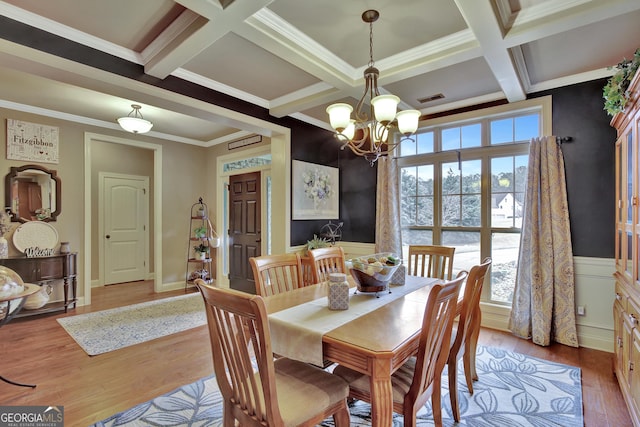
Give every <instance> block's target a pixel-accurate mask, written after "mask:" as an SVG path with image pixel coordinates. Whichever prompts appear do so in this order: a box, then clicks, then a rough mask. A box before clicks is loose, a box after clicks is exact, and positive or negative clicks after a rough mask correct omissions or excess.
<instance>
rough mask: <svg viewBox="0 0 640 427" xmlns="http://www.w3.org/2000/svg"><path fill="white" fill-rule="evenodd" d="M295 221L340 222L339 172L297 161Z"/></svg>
mask: <svg viewBox="0 0 640 427" xmlns="http://www.w3.org/2000/svg"><path fill="white" fill-rule="evenodd" d="M292 172H293V173H292V191H293V219H294V220H299V219H338V216H339V214H340V210H339V188H340V187H339V182H338V179H339V176H340V175H339V169H338V168H332V167H329V166H323V165H317V164H315V163H307V162H302V161H299V160H294V161H293V164H292Z"/></svg>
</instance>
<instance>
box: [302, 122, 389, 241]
mask: <svg viewBox="0 0 640 427" xmlns="http://www.w3.org/2000/svg"><path fill="white" fill-rule="evenodd" d="M340 146H341V144H340V143H339V142H338V141H337V140H336V139H335V138H334V137H333V132H329V131H326V130H321V129H318V128H315V127H306V128H304V129H303V128H302V127H301V128H299V129H298V130H297V131H296V137H295V138H293V137H292V141H291V158H292V159H294V160H302V161H305V162H309V163H317V164H321V165H325V166H331V167H335V168H339V169H340V172H339V175H340V218H339V219H338V220H333V221H332V222H334V223H335V222H337V221H342V222H343V226H342V240H344V241H348V242H362V243H374V242H375V223H376V176H377V171H378V168H377V166H375V165H374V166H373V167H371V166H370V165H369V162H367V161H366V160H364V159H363V158H362V157H358V156H356V155H354V154H353V153H352V152H351V150H349V149H348V148H346V149H345V150H341V149H340ZM292 179H293V178H292ZM328 222H329V220H304V221H291V245H294V246H296V245H303V244H305V243H306V242H307V240H311V238H313V235H314V234H317V235H320V230H321V228H322V226H323V225H325V224H326V223H328Z"/></svg>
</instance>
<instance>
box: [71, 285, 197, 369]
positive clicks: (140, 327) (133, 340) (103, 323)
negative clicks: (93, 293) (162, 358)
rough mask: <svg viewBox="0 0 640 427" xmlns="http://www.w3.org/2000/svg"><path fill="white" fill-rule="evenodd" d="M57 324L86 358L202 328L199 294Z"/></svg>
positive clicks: (120, 308)
mask: <svg viewBox="0 0 640 427" xmlns="http://www.w3.org/2000/svg"><path fill="white" fill-rule="evenodd" d="M58 323H60V325H62V327H63V328H64V329H65V330H66V331H67V332H68V333H69V335H71V337H72V338H73V339H74V340H75V341H76V342H77V343H78V345H80V347H82V349H83V350H84V351H86V352H87V354H89V355H90V356H94V355H96V354H102V353H107V352H109V351H113V350H118V349H120V348H123V347H128V346H130V345H134V344H139V343H142V342H145V341H150V340H153V339H156V338H160V337H163V336H166V335H170V334H174V333H176V332H182V331H185V330H187V329H191V328H195V327H197V326H201V325H205V324H206V323H207V317H206V314H205V311H204V302H203V300H202V296H201V295H200V293H199V292H198V293H193V294H187V295H179V296H176V297H170V298H164V299H160V300H156V301H149V302H144V303H140V304H133V305H128V306H126V307H119V308H114V309H111V310H104V311H96V312H94V313H87V314H79V315H77V316H70V317H61V318H59V319H58Z"/></svg>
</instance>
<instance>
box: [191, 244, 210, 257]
mask: <svg viewBox="0 0 640 427" xmlns="http://www.w3.org/2000/svg"><path fill="white" fill-rule="evenodd" d="M193 250H194V251H195V254H196V259H200V260H205V259H207V255H208V254H209V246H207V245H205V244H204V243H200V244H199V245H196V246H194V247H193Z"/></svg>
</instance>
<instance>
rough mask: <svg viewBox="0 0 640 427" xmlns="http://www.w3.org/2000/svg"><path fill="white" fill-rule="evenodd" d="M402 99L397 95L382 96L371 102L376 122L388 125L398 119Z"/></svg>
mask: <svg viewBox="0 0 640 427" xmlns="http://www.w3.org/2000/svg"><path fill="white" fill-rule="evenodd" d="M399 103H400V98H398V97H397V96H395V95H380V96H376V97H375V98H373V99H372V100H371V104H373V111H374V113H375V115H376V120H377V121H379V122H380V123H382V124H387V123H389V122H391V121H392V120H393V119H395V118H396V111H398V104H399Z"/></svg>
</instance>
